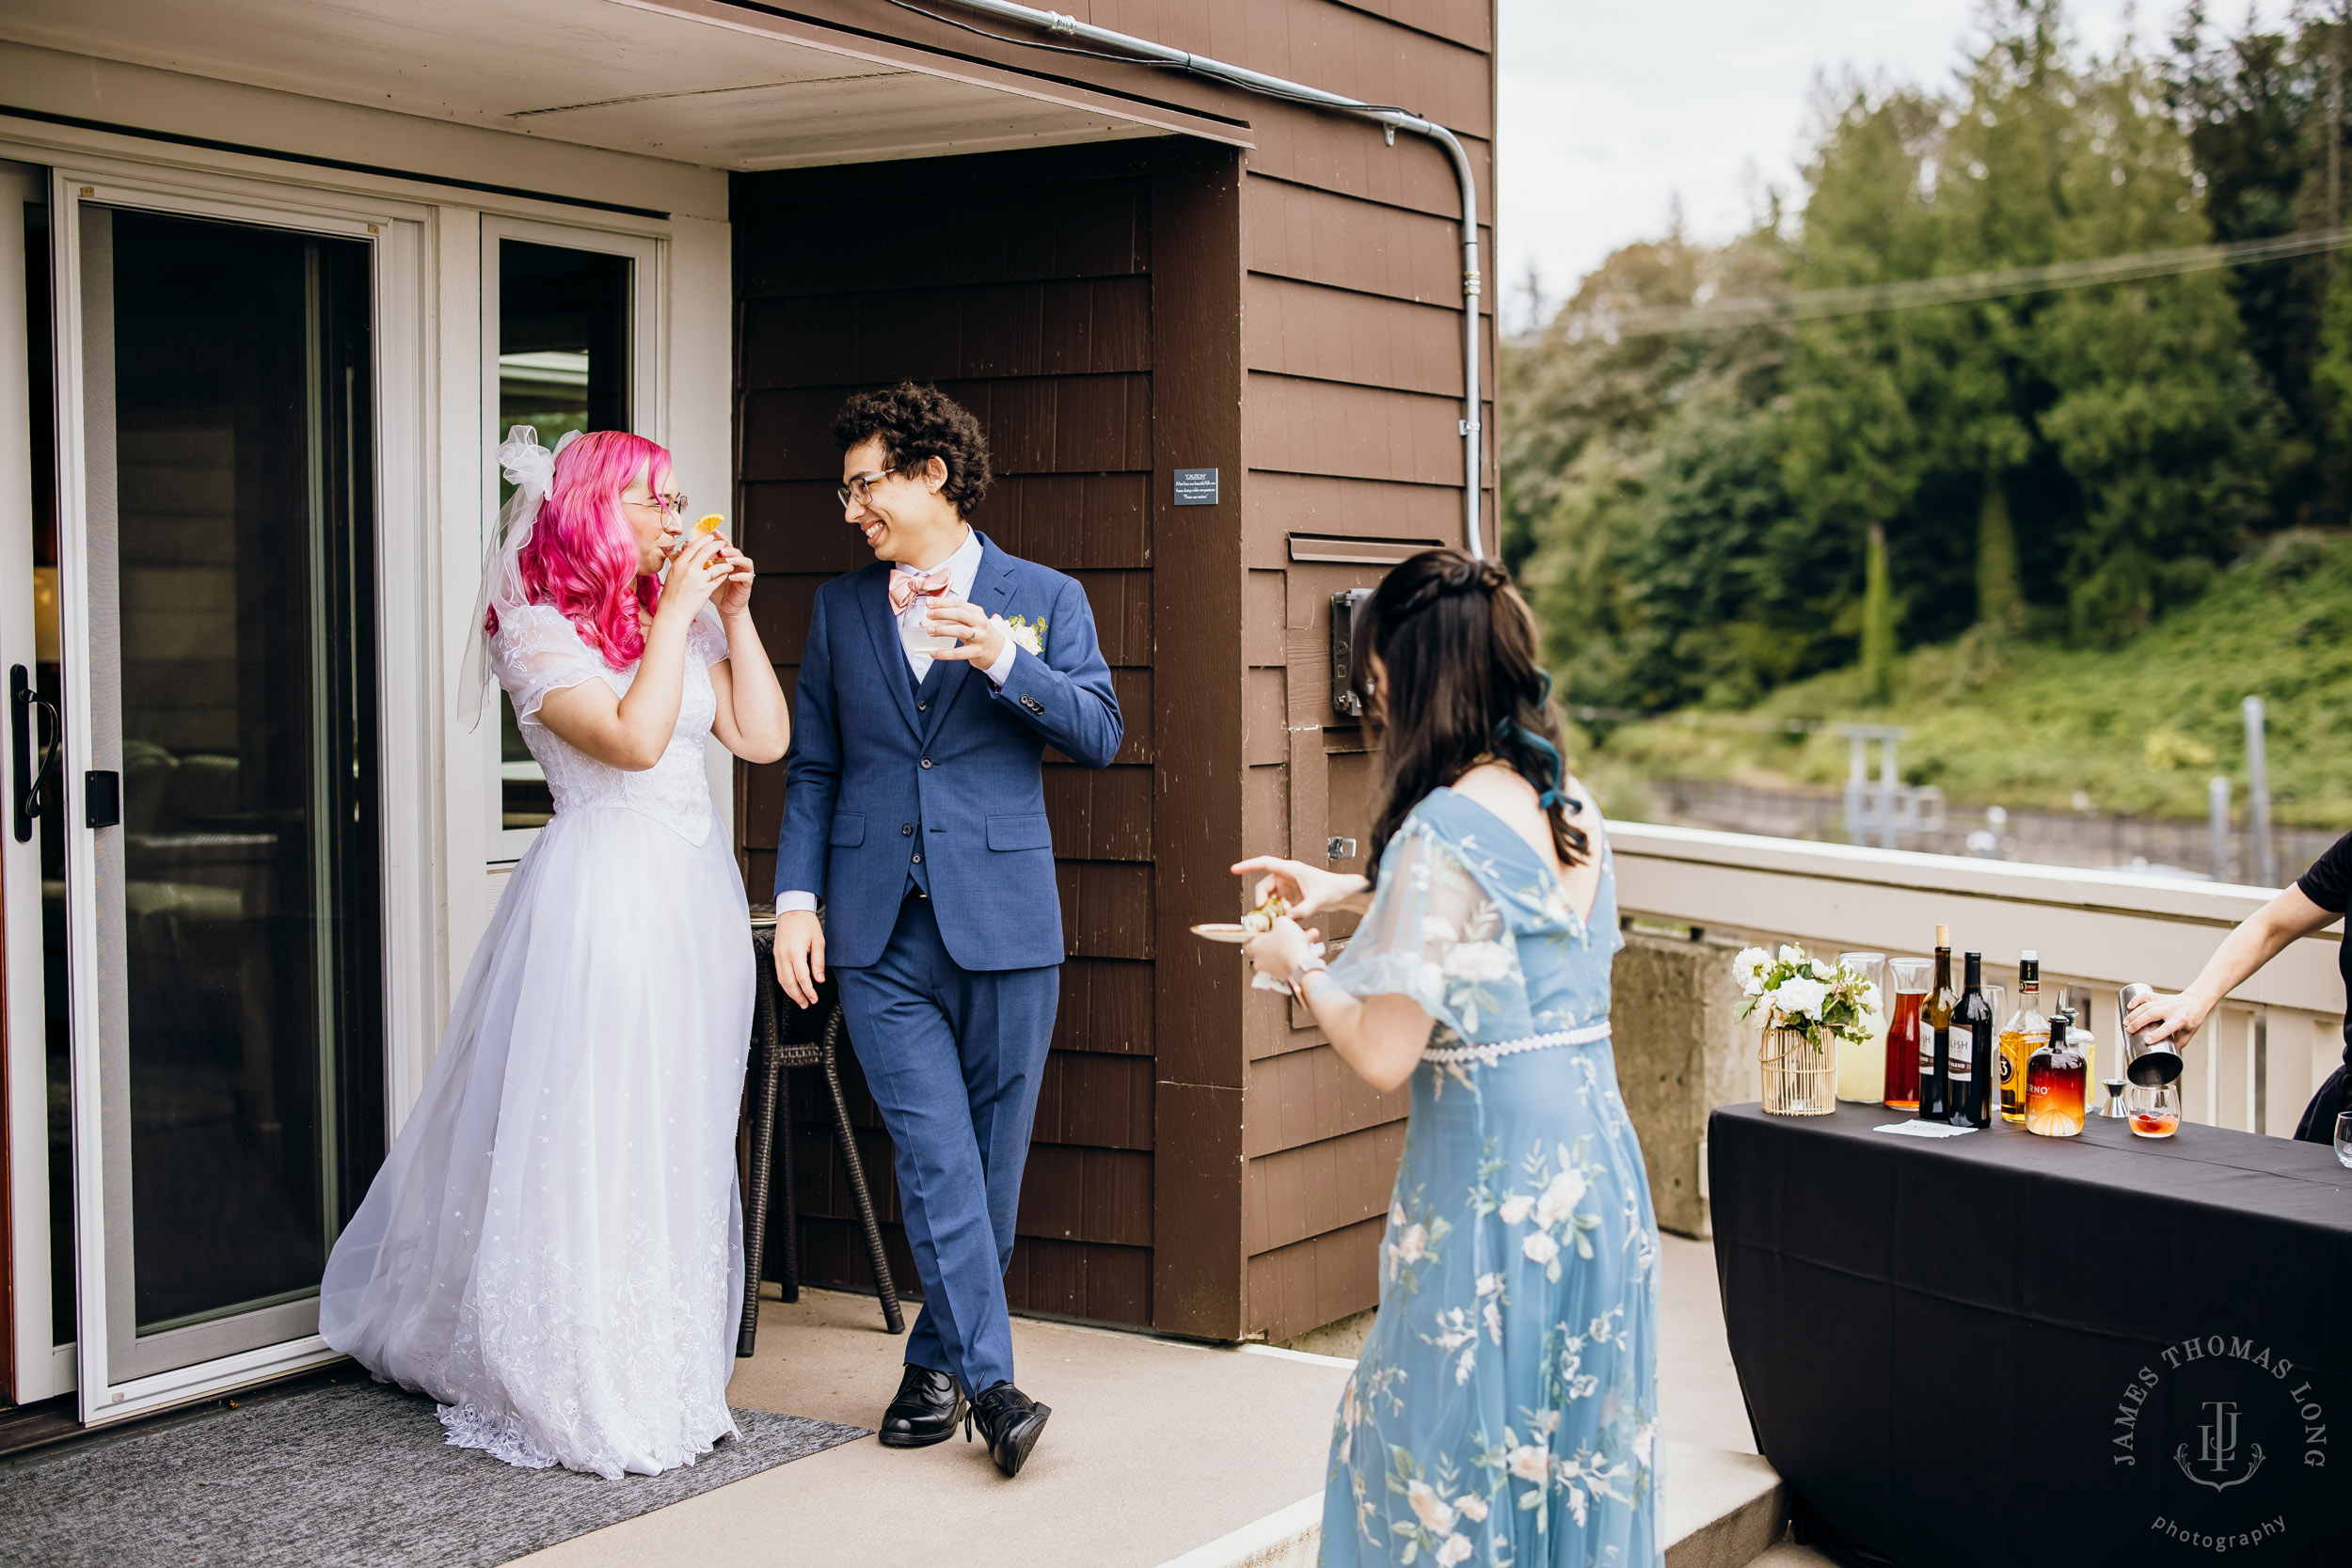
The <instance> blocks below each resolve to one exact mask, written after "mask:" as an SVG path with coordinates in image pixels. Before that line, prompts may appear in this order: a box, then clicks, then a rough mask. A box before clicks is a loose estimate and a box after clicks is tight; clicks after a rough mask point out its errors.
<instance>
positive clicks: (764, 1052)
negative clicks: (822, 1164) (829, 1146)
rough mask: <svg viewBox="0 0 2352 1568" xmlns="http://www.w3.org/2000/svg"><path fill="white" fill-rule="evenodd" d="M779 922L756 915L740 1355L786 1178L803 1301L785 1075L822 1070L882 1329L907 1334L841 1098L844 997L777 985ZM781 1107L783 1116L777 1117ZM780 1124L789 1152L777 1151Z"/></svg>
mask: <svg viewBox="0 0 2352 1568" xmlns="http://www.w3.org/2000/svg"><path fill="white" fill-rule="evenodd" d="M775 947H776V927H775V917H774V916H773V915H770V914H766V913H765V912H764V911H763V912H755V914H754V915H753V916H752V961H753V965H754V967H755V969H756V971H757V974H756V977H755V982H754V983H755V988H756V989H755V1001H754V1003H753V1007H752V1060H751V1078H752V1105H751V1115H752V1161H751V1164H752V1170H751V1193H750V1195H749V1196H750V1201H749V1202H748V1203H746V1204H745V1206H744V1208H745V1213H744V1216H743V1322H742V1324H741V1326H740V1327H739V1328H738V1329H737V1331H736V1336H735V1354H737V1355H739V1356H745V1355H749V1354H752V1349H753V1344H754V1341H755V1339H756V1338H758V1335H759V1276H760V1274H761V1265H762V1263H763V1262H764V1260H765V1259H764V1254H765V1253H766V1251H767V1242H768V1198H769V1194H770V1193H771V1190H772V1189H773V1187H774V1184H775V1180H776V1178H777V1176H778V1174H779V1172H780V1173H781V1177H782V1180H783V1184H784V1212H785V1227H784V1280H783V1284H784V1299H785V1300H787V1301H798V1300H800V1299H801V1259H800V1241H799V1234H800V1227H799V1226H798V1225H797V1224H796V1223H794V1216H795V1215H796V1214H797V1213H798V1212H799V1211H798V1210H797V1209H796V1208H795V1206H794V1203H793V1193H792V1103H791V1101H792V1089H791V1083H790V1078H789V1076H788V1074H787V1070H786V1069H789V1068H796V1067H814V1068H822V1069H824V1073H825V1086H826V1087H827V1088H828V1089H830V1090H831V1091H832V1093H833V1124H834V1133H835V1136H836V1137H837V1138H838V1139H839V1141H840V1145H841V1159H842V1163H843V1164H846V1165H848V1166H849V1168H850V1196H852V1197H853V1198H855V1200H856V1202H857V1217H858V1221H859V1223H860V1224H861V1225H863V1226H864V1227H865V1228H866V1256H867V1258H868V1259H870V1260H871V1262H872V1264H873V1268H874V1283H875V1285H876V1286H877V1287H878V1288H879V1289H880V1290H881V1291H882V1323H883V1324H884V1326H886V1327H887V1328H888V1329H889V1330H890V1332H891V1333H893V1334H903V1333H905V1332H906V1318H905V1316H904V1315H903V1314H902V1313H900V1311H899V1310H898V1286H897V1285H896V1284H895V1283H894V1282H893V1281H892V1280H891V1277H890V1260H889V1259H887V1258H885V1257H884V1256H883V1255H882V1226H881V1224H880V1223H879V1222H877V1221H876V1219H875V1218H874V1198H873V1195H872V1193H871V1192H870V1191H868V1190H867V1188H866V1164H865V1162H863V1161H862V1160H860V1159H859V1158H858V1153H857V1140H856V1138H855V1137H854V1136H853V1135H852V1133H851V1132H850V1102H849V1101H848V1100H846V1099H845V1098H843V1096H842V1093H841V1068H840V1054H841V1049H842V1046H843V1044H844V1043H845V1042H846V1040H847V1039H848V1035H849V1030H848V1026H847V1024H846V1023H845V1022H843V1019H842V1014H841V998H840V995H839V993H838V992H837V991H836V990H835V988H834V982H833V981H832V980H831V979H830V978H828V979H827V980H826V981H825V983H824V984H823V985H822V986H820V987H819V988H818V993H817V1006H814V1007H803V1006H800V1005H799V1004H798V1003H796V1002H794V1001H793V1000H792V999H791V998H790V997H788V996H787V995H785V994H784V988H783V987H782V986H780V985H778V984H777V983H776V966H775ZM779 1105H781V1108H782V1112H783V1114H782V1117H779V1116H778V1114H777V1113H778V1108H779ZM779 1125H781V1127H782V1129H783V1133H784V1148H783V1149H782V1150H781V1158H779V1157H778V1155H779V1150H778V1149H777V1148H776V1132H777V1129H778V1127H779Z"/></svg>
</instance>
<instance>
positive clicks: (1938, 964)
mask: <svg viewBox="0 0 2352 1568" xmlns="http://www.w3.org/2000/svg"><path fill="white" fill-rule="evenodd" d="M1959 1003H1960V994H1959V993H1958V992H1957V991H1955V990H1952V928H1951V927H1949V926H1938V927H1936V928H1935V989H1934V990H1931V991H1929V992H1928V999H1927V1002H1926V1004H1925V1005H1924V1006H1921V1008H1920V1010H1919V1022H1921V1023H1922V1024H1924V1025H1925V1028H1924V1029H1923V1030H1922V1031H1921V1033H1920V1036H1919V1044H1920V1046H1921V1048H1922V1049H1921V1051H1920V1055H1919V1119H1920V1120H1922V1121H1949V1120H1950V1119H1951V1116H1952V1009H1953V1007H1955V1006H1958V1005H1959Z"/></svg>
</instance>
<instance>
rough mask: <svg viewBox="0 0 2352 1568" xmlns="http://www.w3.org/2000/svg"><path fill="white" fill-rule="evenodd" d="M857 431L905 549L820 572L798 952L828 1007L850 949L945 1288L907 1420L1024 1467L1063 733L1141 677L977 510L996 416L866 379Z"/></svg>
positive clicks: (892, 530)
mask: <svg viewBox="0 0 2352 1568" xmlns="http://www.w3.org/2000/svg"><path fill="white" fill-rule="evenodd" d="M833 433H834V440H835V441H837V442H838V443H839V444H840V446H841V450H842V460H841V488H840V491H839V494H840V497H841V505H842V510H843V515H844V517H845V518H846V520H847V521H848V522H849V523H850V526H852V527H854V528H856V529H857V530H858V531H860V532H861V533H863V534H864V535H865V538H866V544H867V546H869V547H871V548H872V550H873V552H874V554H875V556H876V558H877V559H876V561H875V562H874V563H873V564H872V565H869V566H864V567H860V568H859V569H858V570H856V571H854V572H850V573H847V574H845V575H843V576H841V577H838V578H834V579H833V580H832V581H831V582H828V583H826V584H825V585H824V586H823V587H822V588H820V589H818V591H817V606H816V610H815V613H814V615H813V617H812V618H811V620H810V623H809V629H808V643H807V648H806V651H805V652H804V653H803V656H802V659H801V674H800V686H799V692H798V696H797V699H796V701H795V703H794V708H795V710H796V711H795V713H794V717H793V729H792V750H791V753H790V756H789V758H788V760H787V763H786V768H785V808H784V826H783V830H782V832H781V833H780V834H779V835H778V840H777V846H776V948H775V951H776V974H777V978H778V980H779V981H780V982H781V983H782V984H783V986H784V989H785V990H786V992H787V994H788V995H790V996H791V997H792V998H793V1000H794V1001H796V1002H799V1003H800V1004H801V1005H803V1006H814V1005H815V1004H816V1001H817V988H818V985H819V984H821V983H822V981H823V980H824V977H825V974H826V970H827V966H828V965H829V964H830V966H831V969H832V971H833V974H834V977H835V979H836V981H837V983H838V985H839V988H840V993H841V1005H842V1008H843V1010H844V1012H845V1014H846V1015H847V1019H848V1022H849V1028H850V1041H851V1044H852V1045H853V1047H854V1048H855V1050H856V1052H857V1058H858V1063H859V1065H860V1066H861V1067H862V1068H864V1069H865V1071H866V1085H867V1087H868V1088H870V1089H871V1090H872V1091H873V1095H874V1101H875V1103H876V1104H877V1105H878V1106H880V1107H881V1110H882V1124H883V1126H884V1127H886V1128H887V1129H888V1130H889V1132H890V1138H891V1142H892V1144H893V1145H894V1146H895V1148H896V1149H897V1172H898V1199H899V1204H900V1207H901V1209H902V1210H903V1211H904V1213H905V1218H906V1231H907V1242H908V1244H909V1245H910V1246H911V1247H912V1248H913V1249H914V1266H915V1272H916V1273H917V1274H918V1275H921V1277H922V1282H923V1311H922V1314H921V1316H920V1317H918V1318H917V1319H916V1320H915V1324H914V1333H913V1334H912V1335H910V1336H909V1337H908V1339H907V1349H906V1361H907V1366H906V1372H905V1375H904V1376H903V1378H902V1379H901V1380H900V1383H899V1385H898V1396H897V1398H895V1399H893V1400H892V1401H891V1402H890V1406H889V1408H888V1409H887V1410H886V1411H884V1412H883V1415H882V1427H881V1432H880V1433H879V1435H880V1437H881V1440H882V1443H883V1444H884V1445H886V1446H888V1447H891V1448H923V1447H926V1446H928V1445H930V1444H932V1443H938V1442H942V1441H944V1440H946V1438H947V1437H948V1436H949V1435H951V1434H952V1433H953V1432H954V1430H955V1428H956V1426H957V1424H958V1423H959V1422H960V1421H965V1422H966V1423H967V1424H966V1434H967V1436H968V1435H969V1429H970V1425H971V1424H977V1426H978V1427H979V1429H980V1431H981V1433H982V1435H983V1436H984V1437H986V1439H987V1440H988V1447H989V1453H990V1456H991V1457H992V1458H993V1459H994V1461H995V1462H996V1465H997V1468H999V1469H1001V1470H1002V1471H1004V1473H1005V1474H1006V1475H1008V1476H1013V1475H1018V1474H1019V1473H1020V1471H1021V1466H1022V1465H1023V1464H1025V1462H1026V1461H1027V1459H1028V1456H1029V1451H1030V1449H1032V1448H1034V1447H1035V1446H1036V1444H1037V1439H1038V1435H1039V1433H1041V1432H1042V1431H1043V1430H1044V1428H1045V1421H1046V1418H1047V1417H1048V1416H1050V1415H1052V1413H1053V1412H1052V1410H1051V1408H1050V1407H1048V1406H1046V1405H1042V1404H1040V1403H1038V1402H1036V1401H1034V1400H1032V1399H1030V1398H1029V1397H1028V1396H1027V1395H1026V1394H1025V1393H1023V1392H1022V1391H1021V1389H1020V1388H1019V1387H1018V1386H1016V1385H1015V1384H1014V1382H1013V1365H1012V1325H1011V1323H1010V1321H1009V1318H1008V1316H1007V1313H1006V1308H1005V1270H1006V1268H1007V1267H1008V1266H1009V1264H1010V1263H1011V1261H1012V1241H1013V1216H1014V1213H1015V1211H1016V1210H1017V1208H1018V1206H1019V1200H1020V1196H1021V1172H1022V1167H1023V1166H1024V1165H1025V1164H1026V1163H1027V1160H1028V1154H1029V1125H1030V1121H1031V1119H1032V1117H1034V1115H1035V1113H1036V1109H1037V1095H1038V1084H1039V1078H1040V1075H1041V1073H1042V1072H1043V1070H1044V1067H1045V1051H1046V1045H1047V1042H1048V1040H1049V1038H1050V1037H1051V1036H1052V1034H1053V1032H1054V1009H1055V1005H1056V1002H1057V999H1058V995H1059V990H1060V968H1061V960H1062V927H1061V901H1060V898H1059V896H1058V895H1057V892H1056V888H1055V880H1054V842H1053V834H1052V832H1051V831H1050V829H1049V828H1048V826H1047V821H1046V816H1045V780H1044V766H1043V765H1044V756H1045V748H1046V747H1048V746H1052V747H1054V748H1055V749H1057V751H1059V752H1061V753H1062V754H1063V755H1065V756H1067V757H1069V758H1070V759H1071V760H1072V761H1073V762H1076V763H1078V764H1080V765H1081V766H1084V767H1088V768H1103V767H1106V766H1108V765H1109V763H1110V760H1111V758H1112V757H1113V756H1114V755H1116V754H1117V752H1118V751H1119V742H1120V733H1121V726H1120V716H1119V700H1118V698H1117V696H1116V695H1115V694H1114V693H1113V691H1112V689H1111V673H1110V669H1109V667H1108V666H1106V665H1105V664H1104V662H1103V654H1102V650H1101V648H1100V647H1099V646H1098V645H1097V643H1096V641H1095V634H1094V615H1093V611H1092V610H1090V609H1089V607H1088V604H1087V597H1086V592H1085V590H1084V589H1082V588H1080V587H1079V585H1078V584H1077V582H1076V581H1074V580H1073V579H1072V578H1067V577H1064V576H1063V575H1062V574H1061V573H1059V572H1056V571H1052V570H1050V569H1048V568H1046V567H1043V566H1040V565H1038V564H1036V563H1035V562H1028V561H1023V560H1021V559H1020V558H1018V557H1016V556H1011V555H1008V554H1006V553H1005V551H1003V550H1002V549H999V548H998V547H997V546H995V545H994V544H993V542H992V541H990V539H989V538H988V537H987V535H985V534H983V533H980V532H979V531H977V530H975V529H974V528H973V527H972V526H971V524H970V523H969V522H968V521H967V520H966V519H967V518H968V517H969V516H970V515H971V512H972V509H973V508H974V507H975V506H976V505H977V504H978V502H979V499H980V498H981V496H982V495H983V494H985V493H986V491H987V489H988V484H989V467H988V440H987V437H986V436H985V435H984V434H983V433H982V432H981V429H980V425H979V421H978V420H976V419H974V418H973V417H972V415H971V414H970V413H969V412H968V411H966V410H965V409H963V408H962V407H961V406H959V405H958V404H956V403H955V402H953V401H952V400H950V399H949V398H947V397H946V396H945V395H943V394H942V393H941V392H940V391H939V390H938V389H937V388H931V387H918V386H914V385H912V384H902V385H900V386H898V387H895V388H890V389H889V390H887V391H878V392H866V393H861V394H859V395H857V396H855V397H852V398H851V399H850V401H849V402H848V403H847V404H845V405H844V406H843V408H842V410H841V415H840V418H839V419H838V420H835V421H834V432H833ZM819 893H822V895H824V914H823V918H822V920H821V922H820V920H819V918H818V913H817V907H818V894H819ZM967 1402H968V1403H967ZM967 1409H968V1412H969V1416H968V1420H967Z"/></svg>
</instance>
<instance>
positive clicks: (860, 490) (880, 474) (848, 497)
mask: <svg viewBox="0 0 2352 1568" xmlns="http://www.w3.org/2000/svg"><path fill="white" fill-rule="evenodd" d="M905 471H906V469H905V468H904V467H903V466H902V467H896V468H876V469H874V470H873V471H872V472H870V473H863V474H852V475H850V481H849V483H846V484H840V485H835V486H834V492H833V493H834V495H836V496H838V497H840V498H841V504H842V505H844V506H849V505H851V504H855V505H858V506H864V505H865V504H866V499H868V498H869V497H870V496H872V495H873V493H874V486H875V485H877V484H879V483H882V481H883V480H885V479H888V478H889V477H890V476H891V475H892V474H897V473H904V472H905Z"/></svg>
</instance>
